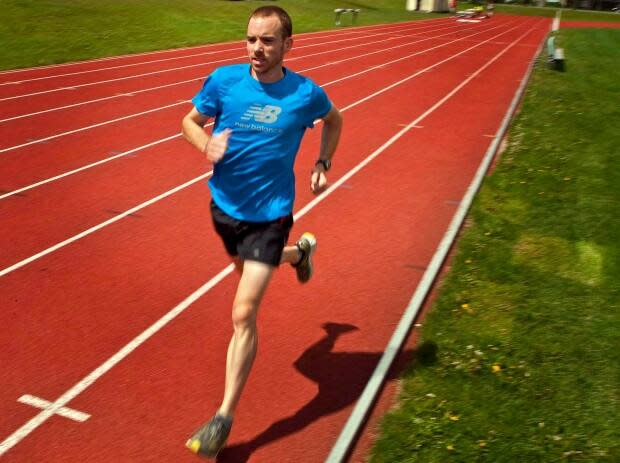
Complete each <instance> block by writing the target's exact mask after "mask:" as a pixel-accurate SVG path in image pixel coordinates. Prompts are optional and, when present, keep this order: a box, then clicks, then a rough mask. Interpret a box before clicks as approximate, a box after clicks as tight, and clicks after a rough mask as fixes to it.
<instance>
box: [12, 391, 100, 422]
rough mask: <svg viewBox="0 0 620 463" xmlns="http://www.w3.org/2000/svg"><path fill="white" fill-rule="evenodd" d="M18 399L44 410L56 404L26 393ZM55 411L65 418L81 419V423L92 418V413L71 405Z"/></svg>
mask: <svg viewBox="0 0 620 463" xmlns="http://www.w3.org/2000/svg"><path fill="white" fill-rule="evenodd" d="M17 401H18V402H21V403H23V404H26V405H32V406H33V407H35V408H40V409H42V410H46V409H48V408H51V407H52V405H54V404H53V403H52V402H49V401H47V400H45V399H41V398H40V397H36V396H33V395H30V394H24V395H23V396H21V397H20V398H19V399H17ZM54 413H56V414H57V415H60V416H64V417H65V418H69V419H70V420H73V421H79V422H80V423H82V422H84V421H86V420H87V419H89V418H90V415H89V414H88V413H84V412H80V411H78V410H74V409H73V408H69V407H60V408H58V409H57V410H56V411H55V412H54Z"/></svg>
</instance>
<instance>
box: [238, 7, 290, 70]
mask: <svg viewBox="0 0 620 463" xmlns="http://www.w3.org/2000/svg"><path fill="white" fill-rule="evenodd" d="M292 44H293V40H292V39H291V38H290V37H288V38H286V39H283V38H282V31H281V26H280V19H279V18H278V17H277V16H267V17H253V18H251V19H250V22H249V23H248V33H247V49H248V57H249V58H250V64H251V65H252V70H253V71H254V72H255V73H256V75H257V76H268V75H269V74H270V73H274V72H275V73H279V72H280V67H281V66H282V60H283V59H284V54H285V53H287V52H288V51H289V50H290V49H291V46H292Z"/></svg>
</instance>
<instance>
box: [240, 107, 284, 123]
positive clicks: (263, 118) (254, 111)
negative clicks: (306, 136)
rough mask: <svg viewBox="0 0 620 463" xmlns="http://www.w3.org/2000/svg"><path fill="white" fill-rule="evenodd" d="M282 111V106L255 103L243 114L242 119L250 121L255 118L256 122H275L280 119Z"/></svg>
mask: <svg viewBox="0 0 620 463" xmlns="http://www.w3.org/2000/svg"><path fill="white" fill-rule="evenodd" d="M281 112H282V108H280V107H279V106H272V105H269V104H268V105H265V106H261V105H259V104H253V105H252V106H250V108H249V109H248V110H247V111H246V112H245V113H244V114H243V116H241V120H242V121H249V120H250V119H254V120H255V121H256V122H264V123H266V124H273V123H274V122H275V121H277V120H278V114H280V113H281Z"/></svg>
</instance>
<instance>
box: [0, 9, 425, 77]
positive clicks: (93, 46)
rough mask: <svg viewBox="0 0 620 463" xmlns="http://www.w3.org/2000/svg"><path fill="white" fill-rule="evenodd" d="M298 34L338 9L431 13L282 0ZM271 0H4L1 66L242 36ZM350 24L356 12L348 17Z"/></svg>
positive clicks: (385, 15)
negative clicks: (260, 8) (254, 14)
mask: <svg viewBox="0 0 620 463" xmlns="http://www.w3.org/2000/svg"><path fill="white" fill-rule="evenodd" d="M274 3H276V4H277V5H279V6H282V7H283V8H285V9H286V10H287V11H288V12H289V13H290V14H291V16H292V18H293V24H294V30H295V32H307V31H315V30H321V29H328V28H334V27H335V26H334V13H333V10H334V8H339V7H349V8H360V9H361V10H362V12H361V13H360V15H359V17H358V25H365V24H375V23H387V22H395V21H405V20H411V19H416V18H425V19H426V18H430V17H433V16H435V15H428V14H424V13H410V12H407V11H406V10H405V1H404V0H358V1H351V0H279V1H277V2H274ZM265 4H268V2H265V1H258V0H254V1H249V0H248V1H243V2H234V1H226V0H201V1H199V0H193V1H190V0H130V1H127V0H106V1H95V0H75V1H66V0H38V1H34V0H5V1H3V2H2V21H1V22H0V43H2V47H0V69H12V68H19V67H28V66H36V65H43V64H51V63H61V62H67V61H76V60H83V59H88V58H98V57H104V56H114V55H119V54H125V53H135V52H141V51H149V50H161V49H167V48H176V47H182V46H189V45H197V44H204V43H213V42H221V41H227V40H238V39H241V38H243V37H244V36H245V28H246V25H247V18H248V16H249V14H250V13H251V12H252V11H253V10H254V9H255V8H257V7H258V6H263V5H265ZM342 22H343V25H350V23H351V18H350V16H347V17H345V18H343V21H342Z"/></svg>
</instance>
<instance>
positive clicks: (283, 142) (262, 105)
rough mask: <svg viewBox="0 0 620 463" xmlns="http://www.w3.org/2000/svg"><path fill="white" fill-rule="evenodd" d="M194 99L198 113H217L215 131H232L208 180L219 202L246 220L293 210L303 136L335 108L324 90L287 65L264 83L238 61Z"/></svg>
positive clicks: (265, 219)
mask: <svg viewBox="0 0 620 463" xmlns="http://www.w3.org/2000/svg"><path fill="white" fill-rule="evenodd" d="M192 102H193V103H194V105H195V106H196V109H197V110H198V111H199V112H200V113H202V114H204V115H206V116H210V117H215V124H214V127H213V133H218V132H221V131H223V130H224V129H226V128H229V129H231V130H232V134H231V136H230V138H229V140H228V150H227V151H226V153H225V154H224V157H223V158H222V159H221V160H220V161H219V162H217V163H216V164H215V166H214V171H213V177H212V178H211V179H210V180H209V187H210V188H211V195H212V197H213V200H214V201H215V203H216V204H217V205H218V206H219V207H220V208H221V209H222V210H223V211H224V212H225V213H226V214H228V215H230V216H231V217H234V218H236V219H238V220H244V221H247V222H268V221H271V220H276V219H278V218H280V217H283V216H286V215H288V214H290V213H291V212H292V210H293V201H294V199H295V177H294V173H293V164H294V162H295V156H296V155H297V151H298V149H299V145H300V143H301V138H302V136H303V134H304V132H305V130H306V128H307V127H310V128H312V127H314V123H313V122H314V120H315V119H317V118H321V117H323V116H325V115H326V114H327V113H328V112H329V110H330V109H331V106H332V105H331V102H330V101H329V99H328V98H327V95H326V94H325V92H324V91H323V89H322V88H320V87H319V86H318V85H316V84H315V83H314V82H312V81H311V80H310V79H308V78H306V77H303V76H301V75H299V74H296V73H294V72H292V71H290V70H288V69H284V77H283V78H282V79H280V80H279V81H278V82H274V83H271V84H265V83H261V82H259V81H257V80H256V79H254V78H253V77H252V75H251V74H250V65H249V64H235V65H232V66H224V67H221V68H218V69H216V70H215V71H214V72H213V73H212V74H211V75H210V76H209V77H208V78H207V80H206V81H205V83H204V86H203V87H202V90H200V92H198V94H197V95H196V96H195V97H194V99H193V100H192Z"/></svg>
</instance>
